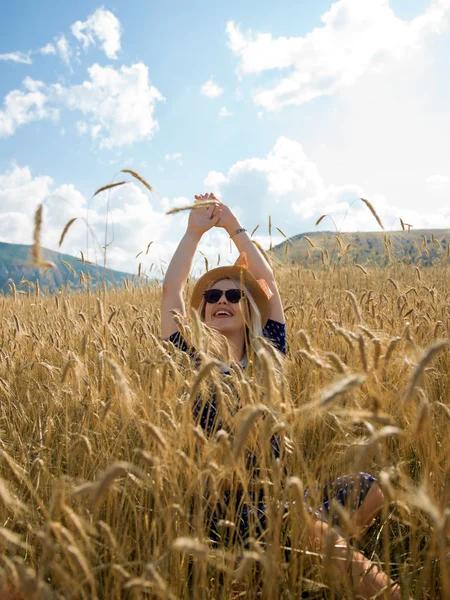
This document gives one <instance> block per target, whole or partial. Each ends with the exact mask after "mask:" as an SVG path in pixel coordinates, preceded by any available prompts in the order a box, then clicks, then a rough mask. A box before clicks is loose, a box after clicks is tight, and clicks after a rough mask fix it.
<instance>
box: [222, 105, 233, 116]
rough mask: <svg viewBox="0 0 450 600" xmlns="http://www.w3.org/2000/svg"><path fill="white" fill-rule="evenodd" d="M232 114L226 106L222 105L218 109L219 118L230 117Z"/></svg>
mask: <svg viewBox="0 0 450 600" xmlns="http://www.w3.org/2000/svg"><path fill="white" fill-rule="evenodd" d="M232 116H233V113H232V112H230V111H229V110H228V108H227V107H226V106H222V108H221V109H220V110H219V117H220V118H223V117H232Z"/></svg>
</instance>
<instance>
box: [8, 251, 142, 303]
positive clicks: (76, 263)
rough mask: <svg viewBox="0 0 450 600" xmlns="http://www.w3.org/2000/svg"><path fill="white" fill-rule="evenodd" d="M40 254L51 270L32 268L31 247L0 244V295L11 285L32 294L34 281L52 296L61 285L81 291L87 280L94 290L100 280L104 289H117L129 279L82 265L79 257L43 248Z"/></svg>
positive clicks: (120, 274) (115, 272)
mask: <svg viewBox="0 0 450 600" xmlns="http://www.w3.org/2000/svg"><path fill="white" fill-rule="evenodd" d="M42 253H43V257H44V260H46V261H50V262H52V263H54V265H55V266H54V267H52V268H50V269H42V268H41V269H38V268H37V267H35V266H34V265H33V264H32V262H31V246H27V245H25V244H8V243H6V242H0V294H1V293H3V294H9V293H10V283H11V282H14V285H15V286H16V288H18V289H19V290H20V291H24V292H28V289H30V291H31V292H33V291H34V289H35V286H36V281H37V282H38V284H39V288H40V289H41V290H44V291H48V292H49V293H55V292H57V291H59V290H60V289H61V288H62V287H63V286H66V287H67V288H69V289H71V290H83V289H85V282H86V280H87V279H88V278H89V277H90V278H91V279H90V285H91V287H92V288H96V287H97V286H98V285H99V284H101V283H102V282H103V280H104V281H105V285H106V287H107V288H111V287H116V286H120V285H121V284H123V281H124V280H125V279H131V277H132V275H130V274H129V273H124V272H122V271H114V270H112V269H108V268H107V269H104V268H103V267H100V266H99V265H97V264H89V263H87V262H84V261H83V260H82V259H81V258H76V257H75V256H71V255H69V254H61V253H60V252H56V251H54V250H49V249H47V248H43V249H42ZM63 261H64V262H66V263H67V264H68V265H70V267H71V268H72V269H73V271H74V272H72V271H71V270H70V268H69V267H67V266H66V265H65V264H64V263H63ZM83 280H84V282H83Z"/></svg>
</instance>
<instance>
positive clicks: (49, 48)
mask: <svg viewBox="0 0 450 600" xmlns="http://www.w3.org/2000/svg"><path fill="white" fill-rule="evenodd" d="M39 53H40V54H42V55H43V56H49V55H50V54H57V50H56V48H55V46H54V45H53V44H51V43H50V42H49V43H48V44H46V45H45V46H43V47H42V48H40V49H39Z"/></svg>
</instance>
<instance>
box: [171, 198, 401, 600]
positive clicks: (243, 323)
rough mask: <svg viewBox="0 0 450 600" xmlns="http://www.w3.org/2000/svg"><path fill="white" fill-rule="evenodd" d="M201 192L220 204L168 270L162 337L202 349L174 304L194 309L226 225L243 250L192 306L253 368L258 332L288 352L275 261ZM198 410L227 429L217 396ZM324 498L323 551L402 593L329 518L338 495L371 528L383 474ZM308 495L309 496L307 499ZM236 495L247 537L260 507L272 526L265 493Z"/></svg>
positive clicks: (374, 583)
mask: <svg viewBox="0 0 450 600" xmlns="http://www.w3.org/2000/svg"><path fill="white" fill-rule="evenodd" d="M195 199H196V201H197V202H200V201H209V202H213V204H212V205H210V206H204V207H201V208H198V209H196V210H192V211H191V213H190V215H189V221H188V226H187V231H186V233H185V235H184V236H183V238H182V240H181V241H180V243H179V245H178V248H177V250H176V251H175V254H174V256H173V258H172V260H171V262H170V265H169V267H168V269H167V272H166V276H165V278H164V283H163V297H162V306H161V331H162V336H163V337H164V338H166V339H168V340H170V341H171V342H172V343H173V344H175V345H176V346H177V347H178V348H179V349H181V350H182V351H184V352H189V353H190V354H191V355H193V356H195V350H193V349H192V348H191V347H190V346H189V344H188V343H187V341H186V340H185V339H183V337H182V334H181V332H180V331H179V329H178V325H177V322H179V321H178V320H174V318H173V311H176V312H177V313H179V315H181V316H182V317H185V316H186V309H185V305H184V300H183V290H184V287H185V285H186V282H187V279H188V275H189V271H190V269H191V266H192V260H193V257H194V253H195V251H196V249H197V246H198V244H199V242H200V240H201V238H202V236H203V234H204V233H205V232H206V231H208V230H210V229H211V228H212V227H221V228H223V229H225V231H226V232H227V233H228V235H229V236H230V238H231V240H232V241H233V242H234V244H235V246H236V248H237V250H238V251H239V253H240V257H239V259H238V261H237V263H236V264H235V265H232V266H225V267H218V268H216V269H212V270H210V271H208V272H207V273H206V274H205V275H203V276H202V277H201V278H200V279H199V280H198V281H197V282H196V284H195V287H194V290H193V293H192V297H191V306H192V307H193V308H195V309H196V310H197V311H198V314H199V317H200V319H201V321H202V322H203V323H204V324H205V325H206V326H207V328H208V330H209V331H210V332H211V335H214V336H215V338H216V342H217V344H216V345H215V347H216V348H217V347H219V348H220V340H222V341H223V346H222V347H223V351H224V353H225V352H227V354H229V356H225V355H224V357H223V358H224V360H226V362H233V363H237V364H239V365H240V366H241V367H242V368H243V369H245V367H246V365H247V362H248V360H249V358H253V357H254V356H255V351H257V349H258V338H260V337H261V336H262V337H264V338H266V339H267V340H268V341H269V342H270V343H272V344H273V346H274V347H275V348H277V350H278V351H279V352H280V353H282V354H285V353H286V325H285V318H284V312H283V306H282V302H281V298H280V294H279V291H278V288H277V284H276V281H275V276H274V273H273V271H272V268H271V267H270V265H269V264H268V262H267V261H266V259H265V258H264V256H263V255H262V253H261V252H259V250H258V249H257V247H256V246H255V245H254V244H253V242H252V240H251V239H250V236H249V235H248V232H247V230H246V229H245V228H244V227H242V226H241V224H240V223H239V221H238V219H237V218H236V216H235V215H234V214H233V212H232V211H231V209H230V208H229V207H228V206H226V205H225V204H223V203H222V202H221V201H220V200H218V199H217V198H216V196H215V195H214V194H205V195H200V196H195ZM238 368H239V367H238ZM193 414H194V418H195V419H196V420H197V421H198V422H199V423H200V425H201V426H202V428H203V429H204V430H205V432H206V433H207V434H208V435H211V433H213V432H214V431H217V430H219V429H221V428H222V423H221V422H220V419H219V415H218V411H217V405H216V398H215V396H214V395H212V396H211V398H209V399H208V401H207V402H206V403H205V402H200V401H197V402H195V403H194V406H193ZM271 446H272V452H273V454H274V455H275V457H277V458H279V457H280V446H279V443H278V441H277V439H276V438H275V437H273V438H272V439H271ZM307 495H308V494H306V496H307ZM322 497H323V503H322V504H321V506H320V507H319V508H318V509H317V510H316V511H315V513H314V514H315V517H316V519H314V520H313V524H312V526H311V529H310V531H309V532H308V538H309V542H310V544H311V545H312V547H313V549H314V550H315V551H319V552H320V551H321V550H324V549H325V548H326V549H327V553H328V554H327V556H328V557H329V558H330V565H329V566H330V567H331V568H332V570H333V571H334V573H335V574H336V576H338V577H339V576H340V575H341V574H342V572H344V573H345V571H346V565H349V571H348V572H349V575H350V578H351V581H352V584H353V586H354V589H355V591H356V592H358V593H359V594H360V595H362V596H363V597H366V598H370V597H372V596H374V595H376V594H380V592H381V591H382V590H386V593H387V594H389V595H390V597H391V598H396V599H397V598H400V597H401V595H400V588H399V587H398V586H397V585H396V584H394V583H393V581H392V580H391V579H390V578H389V577H388V576H387V575H386V574H385V573H383V572H382V571H381V570H379V569H378V567H377V566H376V565H374V564H373V563H371V562H370V561H369V560H367V559H366V558H365V557H364V556H363V555H362V554H361V553H360V552H356V551H354V550H350V549H349V547H348V545H347V543H346V542H345V540H344V539H343V538H342V537H341V536H340V535H339V534H338V533H337V532H334V531H332V530H331V529H330V525H329V524H328V522H327V521H328V516H329V512H330V511H329V509H330V507H329V504H330V502H331V500H333V499H334V500H336V501H337V502H339V503H340V504H342V505H343V506H346V507H349V508H350V509H351V510H352V513H353V517H352V520H353V524H354V525H355V528H360V529H362V530H364V529H365V528H366V527H367V526H368V525H369V524H370V523H371V522H372V521H373V519H374V517H375V516H376V514H377V513H378V512H379V511H380V509H381V507H382V506H383V502H384V500H383V495H382V492H381V490H380V488H379V487H378V485H377V484H376V481H375V479H374V478H373V477H372V476H370V475H368V474H366V473H357V474H353V475H348V476H344V477H340V478H338V479H336V480H335V481H334V482H330V483H329V484H327V485H326V486H325V488H324V489H323V490H322ZM307 501H308V499H307V498H306V497H305V503H307ZM230 502H235V503H236V507H238V505H239V507H238V508H239V524H238V526H237V530H238V534H239V537H240V539H241V541H243V542H244V543H245V538H246V537H247V538H248V536H249V525H248V522H249V514H250V513H255V512H256V514H257V517H258V522H259V525H260V530H262V531H263V530H264V529H265V528H266V522H267V521H266V519H267V515H266V511H265V505H264V495H263V494H260V495H259V496H258V497H255V498H254V502H255V504H254V505H253V506H249V505H247V504H245V503H244V502H242V498H241V497H238V498H237V499H236V498H234V499H231V497H230V495H229V494H227V493H225V495H224V501H223V502H222V507H225V509H226V507H227V505H228V503H230ZM255 508H256V510H255ZM225 512H226V510H225ZM219 518H223V517H222V516H221V512H220V509H219V508H218V509H217V511H216V513H215V514H214V515H213V522H214V521H217V519H219ZM213 524H214V523H213ZM217 536H218V533H217V530H215V529H214V527H212V529H211V537H212V538H214V539H215V540H216V541H217ZM330 540H331V543H330ZM343 566H344V567H345V568H343Z"/></svg>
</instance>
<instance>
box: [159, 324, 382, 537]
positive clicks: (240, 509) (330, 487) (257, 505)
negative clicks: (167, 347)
mask: <svg viewBox="0 0 450 600" xmlns="http://www.w3.org/2000/svg"><path fill="white" fill-rule="evenodd" d="M263 336H264V337H265V338H266V339H267V340H269V341H270V342H271V343H272V344H273V346H274V347H275V348H277V350H279V351H280V352H282V353H283V354H286V325H285V324H284V323H278V322H277V321H272V320H271V319H269V320H268V321H267V324H266V326H265V327H264V330H263ZM168 339H169V341H170V342H172V344H174V345H175V346H176V347H177V348H179V349H180V350H181V351H182V352H187V353H188V354H190V356H191V357H192V358H193V359H194V360H195V357H196V352H195V350H194V349H193V348H190V347H189V346H188V344H187V343H186V341H185V340H184V339H183V337H182V335H181V334H180V332H179V331H177V332H175V333H173V334H172V335H171V336H170V337H169V338H168ZM192 410H193V417H194V420H195V421H196V422H197V423H199V424H200V426H201V427H202V429H203V430H204V431H205V433H206V434H207V435H208V436H210V435H211V434H212V433H214V432H215V431H218V430H219V429H222V423H221V421H220V420H219V419H218V415H217V400H216V396H215V394H212V395H211V397H210V398H209V399H208V400H207V401H206V402H205V401H202V400H200V399H197V400H196V401H195V402H194V404H193V409H192ZM280 441H281V440H280V438H279V436H273V437H272V438H271V440H270V442H271V447H272V453H273V456H274V458H279V457H280V453H281V444H280ZM250 462H252V461H250ZM253 465H254V461H253ZM375 481H376V480H375V478H374V477H372V475H369V474H368V473H355V474H352V475H344V476H343V477H338V478H337V479H336V480H334V481H330V482H329V483H327V484H326V485H325V486H324V487H323V489H322V490H318V491H319V492H321V498H322V503H321V504H320V505H319V506H318V507H314V508H313V507H312V506H311V502H310V490H309V488H306V490H305V504H306V505H307V506H308V510H309V512H310V513H312V512H313V511H314V514H315V516H316V517H317V518H318V519H321V520H322V521H325V522H328V520H329V516H330V512H331V511H330V508H331V501H332V500H336V501H337V502H339V504H340V505H341V506H343V507H346V508H348V509H350V511H351V513H354V512H355V511H356V510H357V509H358V508H359V507H360V506H361V504H362V502H363V500H364V498H365V497H366V495H367V492H368V491H369V489H370V488H371V486H372V484H373V483H374V482H375ZM231 503H233V504H234V507H233V508H234V510H233V511H231V512H232V513H233V514H234V518H235V520H236V519H237V520H238V523H235V525H236V528H235V531H234V534H233V535H232V536H231V537H232V538H234V537H237V538H238V539H239V540H240V541H241V542H243V543H244V544H245V543H246V540H247V539H248V537H249V532H250V526H249V521H250V517H251V518H252V521H253V523H254V524H256V527H255V531H256V535H257V536H258V537H260V536H261V537H262V536H263V535H264V531H265V530H266V529H267V514H266V505H265V503H264V491H263V490H262V489H261V490H260V491H259V492H254V493H252V492H248V493H247V494H246V498H244V493H243V492H240V491H238V492H237V493H233V494H231V493H230V492H225V493H224V495H223V499H222V501H221V502H220V504H219V505H218V506H217V507H215V509H214V510H213V511H211V512H210V538H211V540H212V541H214V542H219V541H222V542H223V541H227V543H228V542H229V541H230V533H229V532H225V533H224V531H223V528H221V527H220V526H219V524H220V522H224V521H226V520H227V519H226V516H227V513H228V511H229V508H230V504H231ZM288 508H289V507H288V506H286V507H285V511H287V510H288ZM332 522H333V524H338V520H337V516H336V515H333V517H332Z"/></svg>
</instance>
